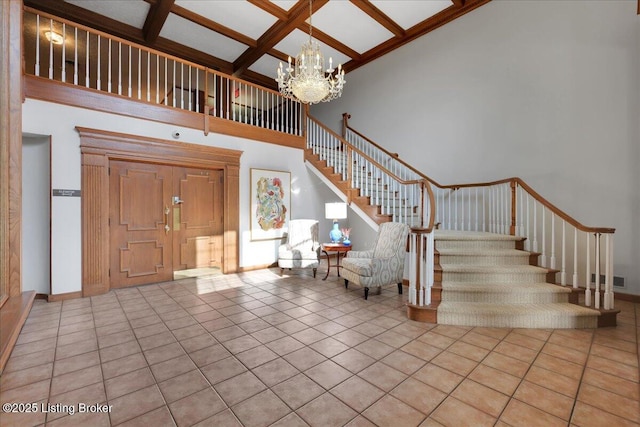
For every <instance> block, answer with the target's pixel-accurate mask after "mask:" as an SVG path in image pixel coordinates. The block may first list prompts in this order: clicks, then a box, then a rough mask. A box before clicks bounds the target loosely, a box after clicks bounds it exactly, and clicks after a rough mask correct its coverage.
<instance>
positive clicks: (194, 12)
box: [24, 0, 490, 88]
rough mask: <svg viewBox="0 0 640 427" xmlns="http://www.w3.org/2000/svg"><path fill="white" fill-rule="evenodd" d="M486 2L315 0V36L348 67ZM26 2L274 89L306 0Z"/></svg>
mask: <svg viewBox="0 0 640 427" xmlns="http://www.w3.org/2000/svg"><path fill="white" fill-rule="evenodd" d="M489 1H490V0H350V1H348V0H330V1H329V0H314V1H313V2H312V5H311V9H312V17H311V21H312V24H313V28H312V33H313V38H314V39H315V40H317V41H318V42H319V43H320V45H321V47H322V52H323V53H324V55H325V58H326V59H327V60H328V58H329V57H332V58H333V64H334V66H335V65H336V64H338V63H342V65H343V67H344V69H345V70H346V72H347V73H348V72H349V71H353V70H354V69H356V68H358V67H360V66H362V65H364V64H367V63H368V62H370V61H373V60H375V59H376V58H379V57H381V56H382V55H384V54H386V53H388V52H390V51H392V50H394V49H396V48H398V47H400V46H402V45H404V44H406V43H408V42H410V41H412V40H414V39H416V38H417V37H421V36H424V35H425V34H427V33H428V32H430V31H432V30H434V29H436V28H438V27H440V26H441V25H444V24H446V23H448V22H451V21H452V20H454V19H456V18H458V17H460V16H462V15H464V14H465V13H467V12H470V11H472V10H473V9H475V8H476V7H479V6H481V5H483V4H485V3H487V2H489ZM24 4H25V6H28V7H33V8H35V9H38V10H41V11H43V12H47V13H51V14H54V15H56V16H58V17H61V18H65V19H68V20H71V21H74V22H76V23H79V24H82V25H86V26H89V27H91V28H94V29H97V30H100V31H104V32H106V33H109V34H112V35H115V36H118V37H121V38H124V39H126V40H129V41H133V42H136V43H139V44H142V45H144V46H147V47H151V48H153V49H157V50H159V51H162V52H165V53H168V54H171V55H175V56H178V57H181V58H184V59H186V60H189V61H192V62H195V63H197V64H201V65H205V66H207V67H210V68H214V69H217V70H220V71H222V72H225V73H228V74H232V75H235V76H237V77H240V78H243V79H245V80H249V81H252V82H254V83H258V84H261V85H263V86H266V87H271V88H275V81H274V77H275V74H276V72H275V70H276V68H277V66H278V63H279V62H280V61H287V57H288V56H292V57H295V56H296V54H297V53H298V51H299V50H300V46H301V45H302V43H304V42H305V41H306V40H308V38H309V13H310V7H309V1H308V0H298V1H296V0H272V1H267V0H248V1H243V0H66V1H64V0H24Z"/></svg>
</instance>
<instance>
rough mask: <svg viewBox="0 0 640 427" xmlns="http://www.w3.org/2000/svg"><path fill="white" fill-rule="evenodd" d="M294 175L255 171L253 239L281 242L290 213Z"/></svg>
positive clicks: (252, 217) (252, 202) (252, 212)
mask: <svg viewBox="0 0 640 427" xmlns="http://www.w3.org/2000/svg"><path fill="white" fill-rule="evenodd" d="M290 198H291V174H290V173H289V172H282V171H272V170H265V169H251V240H270V239H280V238H282V235H283V233H284V230H286V228H287V224H288V222H289V218H290V217H291V212H290Z"/></svg>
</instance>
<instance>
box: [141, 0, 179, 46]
mask: <svg viewBox="0 0 640 427" xmlns="http://www.w3.org/2000/svg"><path fill="white" fill-rule="evenodd" d="M174 2H175V0H158V1H156V2H155V3H154V4H152V5H151V7H150V8H149V13H147V19H145V21H144V26H143V27H142V34H143V36H144V39H145V41H146V42H147V43H154V42H155V41H156V40H158V36H160V31H161V30H162V27H163V25H164V23H165V22H166V20H167V18H168V17H169V13H170V12H171V7H172V6H173V3H174Z"/></svg>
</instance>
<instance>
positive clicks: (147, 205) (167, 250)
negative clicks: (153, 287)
mask: <svg viewBox="0 0 640 427" xmlns="http://www.w3.org/2000/svg"><path fill="white" fill-rule="evenodd" d="M109 166H110V178H109V179H110V185H109V187H110V202H109V223H110V247H111V249H110V257H111V261H110V269H111V272H110V274H111V286H112V287H123V286H131V285H140V284H144V283H152V282H162V281H166V280H171V279H173V269H172V249H173V246H172V241H171V233H170V231H169V230H166V229H165V226H167V225H169V224H168V221H169V217H170V215H169V214H170V209H169V206H170V201H171V187H172V168H171V167H170V166H160V165H152V164H145V163H134V162H120V161H111V162H110V164H109Z"/></svg>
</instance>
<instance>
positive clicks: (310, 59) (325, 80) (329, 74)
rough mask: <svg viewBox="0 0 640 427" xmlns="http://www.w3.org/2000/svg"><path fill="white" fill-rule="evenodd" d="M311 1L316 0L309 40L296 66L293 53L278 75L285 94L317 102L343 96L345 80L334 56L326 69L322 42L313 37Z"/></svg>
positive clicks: (288, 96) (295, 98)
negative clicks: (320, 43) (334, 62)
mask: <svg viewBox="0 0 640 427" xmlns="http://www.w3.org/2000/svg"><path fill="white" fill-rule="evenodd" d="M311 2H312V0H309V41H308V42H307V43H304V44H303V45H302V48H301V49H300V53H298V56H296V62H295V64H294V65H293V68H292V64H291V57H289V66H288V67H287V68H284V67H283V65H282V62H281V63H280V66H279V67H278V69H277V71H278V77H277V78H276V81H277V82H278V88H279V90H280V93H281V94H282V95H283V96H285V97H286V98H289V99H293V100H295V101H300V102H302V103H303V104H317V103H318V102H327V101H331V100H332V99H336V98H339V97H340V95H342V87H343V86H344V84H345V80H344V70H343V69H342V64H339V65H338V69H337V71H336V70H335V69H334V68H333V60H332V58H329V68H327V69H326V70H325V69H324V65H325V64H324V55H322V52H321V51H320V45H319V44H318V43H317V42H314V41H313V39H312V37H311V36H312V31H313V30H312V29H313V27H312V26H311V15H312V14H313V10H312V8H311ZM334 72H335V74H334Z"/></svg>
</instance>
